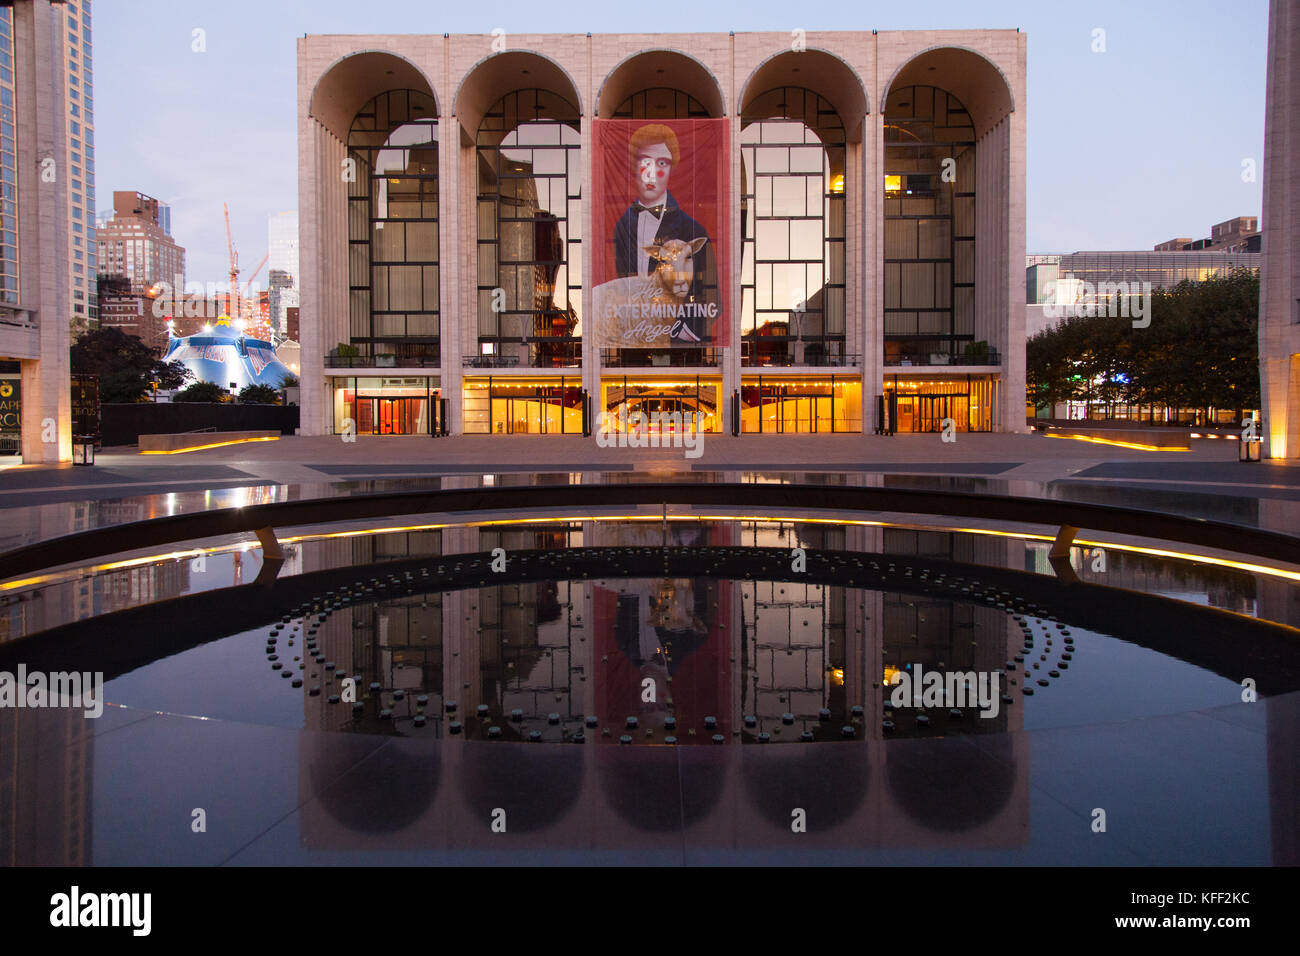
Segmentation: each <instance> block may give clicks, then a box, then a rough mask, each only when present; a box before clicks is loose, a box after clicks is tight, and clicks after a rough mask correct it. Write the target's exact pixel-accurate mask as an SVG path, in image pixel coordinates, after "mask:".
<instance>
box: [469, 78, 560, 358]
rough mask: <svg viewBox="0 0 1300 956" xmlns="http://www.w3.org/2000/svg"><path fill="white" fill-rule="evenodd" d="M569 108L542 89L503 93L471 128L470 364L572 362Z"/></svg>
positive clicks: (554, 95)
mask: <svg viewBox="0 0 1300 956" xmlns="http://www.w3.org/2000/svg"><path fill="white" fill-rule="evenodd" d="M581 140H582V137H581V132H580V125H579V117H578V110H577V108H576V107H575V106H574V105H573V104H572V103H569V102H568V101H567V100H565V99H564V98H563V97H560V96H558V95H556V94H555V93H551V92H549V91H547V90H518V91H516V92H513V93H509V94H507V95H506V96H505V97H503V98H502V99H501V100H500V101H499V102H498V103H497V104H496V105H495V106H493V107H492V109H490V110H489V111H488V112H487V114H486V115H485V116H484V117H483V123H482V125H481V126H480V127H479V131H478V150H477V153H478V354H477V355H474V356H470V357H467V359H466V364H468V365H472V366H477V367H480V368H502V367H517V366H523V367H528V368H577V367H579V366H581V364H582V249H581V246H582V149H581Z"/></svg>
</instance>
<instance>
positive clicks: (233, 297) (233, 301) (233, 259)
mask: <svg viewBox="0 0 1300 956" xmlns="http://www.w3.org/2000/svg"><path fill="white" fill-rule="evenodd" d="M221 209H222V211H223V212H224V213H225V214H226V251H227V252H228V253H229V254H230V293H229V295H228V296H227V300H228V301H227V303H226V307H227V309H228V310H229V312H230V318H231V321H234V320H235V319H237V318H239V317H240V315H241V314H242V313H243V309H242V308H241V306H240V301H239V253H238V252H236V251H235V243H234V240H233V239H231V237H230V207H229V206H227V205H226V204H225V203H222V204H221Z"/></svg>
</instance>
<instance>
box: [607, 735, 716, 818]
mask: <svg viewBox="0 0 1300 956" xmlns="http://www.w3.org/2000/svg"><path fill="white" fill-rule="evenodd" d="M687 749H688V750H695V749H697V748H687ZM724 749H726V748H722V747H719V748H717V750H719V751H721V750H724ZM678 756H679V751H678V748H676V747H652V748H646V747H601V748H599V750H598V753H597V758H596V760H597V763H596V775H597V776H598V777H599V778H600V791H601V793H602V794H604V796H605V801H606V802H607V803H608V804H609V805H610V806H611V807H613V808H614V810H615V812H616V813H618V815H619V816H620V817H622V818H623V819H624V820H626V821H627V822H628V823H630V824H632V825H633V826H634V827H636V828H637V829H639V830H644V831H648V832H650V833H667V832H670V831H672V830H679V829H681V828H682V827H689V826H692V825H694V824H696V823H699V822H700V821H701V820H703V819H705V818H706V817H707V816H708V815H709V814H710V813H712V812H713V808H714V807H715V806H716V805H717V803H718V798H719V797H720V796H721V795H722V790H723V787H724V785H725V782H726V779H725V778H726V768H727V765H726V760H725V759H722V755H721V754H718V753H716V752H710V753H709V757H710V758H713V759H703V760H692V761H690V774H689V776H690V785H689V786H683V785H682V780H681V773H682V764H683V763H685V761H681V762H679V760H678ZM682 756H685V753H684V752H683V753H682ZM701 756H702V755H701Z"/></svg>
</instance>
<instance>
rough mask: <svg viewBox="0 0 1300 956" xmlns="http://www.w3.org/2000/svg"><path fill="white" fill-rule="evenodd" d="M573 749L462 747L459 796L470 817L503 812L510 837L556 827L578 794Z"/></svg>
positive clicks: (578, 755) (578, 754)
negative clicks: (512, 834) (497, 808)
mask: <svg viewBox="0 0 1300 956" xmlns="http://www.w3.org/2000/svg"><path fill="white" fill-rule="evenodd" d="M584 749H585V748H583V747H575V746H545V745H539V744H511V743H501V742H493V743H485V742H479V743H474V744H471V745H470V746H467V747H465V749H464V751H463V753H464V757H463V758H462V761H461V765H460V769H459V776H460V791H461V795H462V796H463V797H464V798H465V803H466V805H467V806H468V807H469V809H470V812H471V813H474V814H485V813H487V812H489V811H490V810H492V809H493V808H495V807H501V808H502V809H503V810H505V812H506V824H507V827H508V829H509V832H511V833H532V832H534V831H536V830H542V829H544V828H546V827H549V826H551V825H552V824H554V823H557V822H558V821H559V820H561V819H562V818H563V817H565V816H566V815H567V814H568V813H569V811H570V810H572V809H573V805H574V803H575V802H576V801H577V799H578V794H579V793H580V792H581V791H582V760H583V755H582V752H583V750H584Z"/></svg>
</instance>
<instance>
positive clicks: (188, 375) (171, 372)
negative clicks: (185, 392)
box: [154, 362, 194, 389]
mask: <svg viewBox="0 0 1300 956" xmlns="http://www.w3.org/2000/svg"><path fill="white" fill-rule="evenodd" d="M154 373H155V374H156V375H157V377H158V387H159V388H163V389H173V388H184V387H185V383H186V382H188V381H189V380H190V379H192V378H193V377H194V373H193V372H191V371H190V370H189V369H188V368H186V367H185V363H184V362H159V363H158V365H157V367H156V368H155V369H154Z"/></svg>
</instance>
